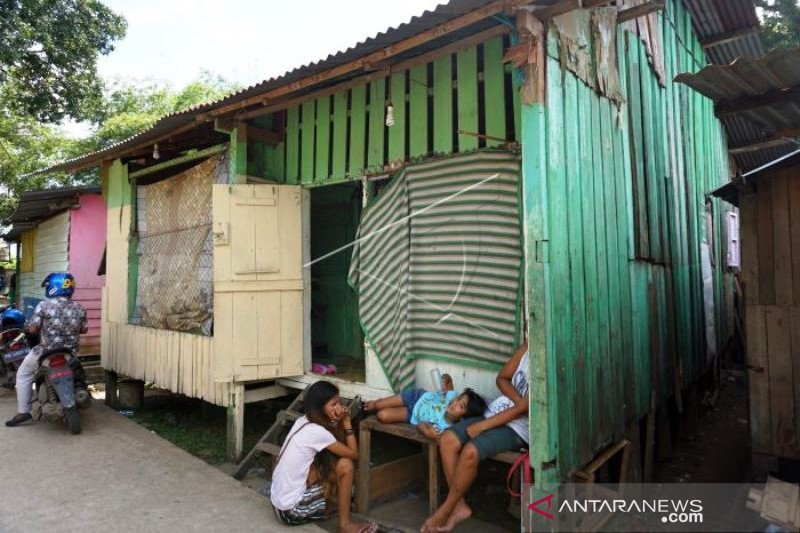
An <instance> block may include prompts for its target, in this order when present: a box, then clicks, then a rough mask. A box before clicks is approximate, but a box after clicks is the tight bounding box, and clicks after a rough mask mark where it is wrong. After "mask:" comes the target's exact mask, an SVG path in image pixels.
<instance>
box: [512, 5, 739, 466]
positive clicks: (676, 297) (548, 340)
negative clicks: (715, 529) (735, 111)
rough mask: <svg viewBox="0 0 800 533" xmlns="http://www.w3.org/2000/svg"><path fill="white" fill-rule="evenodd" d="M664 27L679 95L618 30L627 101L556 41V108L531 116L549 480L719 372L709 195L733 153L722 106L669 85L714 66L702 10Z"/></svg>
mask: <svg viewBox="0 0 800 533" xmlns="http://www.w3.org/2000/svg"><path fill="white" fill-rule="evenodd" d="M659 21H660V28H661V31H662V35H663V38H664V54H665V63H666V76H665V79H666V87H663V86H661V85H660V84H659V82H658V80H657V78H656V75H655V73H654V71H653V69H652V67H651V65H650V64H649V63H648V59H647V56H646V52H645V48H644V45H643V44H642V42H641V40H640V38H639V37H638V36H637V35H635V34H632V33H628V32H627V31H625V30H623V27H622V26H620V27H619V28H620V31H619V34H618V43H617V46H618V67H619V72H620V77H621V84H622V87H623V93H624V94H625V102H624V103H622V104H619V105H618V104H616V103H615V102H612V101H611V100H609V99H608V98H605V97H603V96H600V95H598V94H597V93H596V92H594V91H593V90H592V89H590V88H589V87H587V86H586V85H585V84H584V83H583V82H582V81H581V80H579V79H578V78H577V77H576V76H574V75H573V74H572V73H571V72H568V71H566V70H564V69H562V67H561V65H560V63H559V59H558V58H559V56H558V43H557V36H556V35H555V34H554V33H553V32H551V34H550V38H549V45H548V59H547V91H546V101H545V102H544V103H542V104H532V105H524V106H523V108H522V109H521V112H522V120H521V124H522V130H523V131H522V134H521V135H522V144H523V173H524V180H523V181H524V185H523V187H524V190H523V201H524V205H525V222H526V244H525V246H526V248H527V250H526V257H527V258H528V261H527V265H526V278H527V280H526V281H527V289H526V290H527V297H528V302H529V308H530V309H529V311H530V316H529V324H530V327H529V331H530V338H531V352H532V356H533V365H534V366H533V368H532V384H531V387H532V391H533V392H532V394H531V413H530V418H531V450H532V457H533V464H534V468H536V469H537V470H538V472H537V476H538V478H539V480H540V481H542V482H546V480H547V479H557V478H559V477H563V476H565V475H566V474H567V473H568V472H569V471H570V470H571V469H573V468H575V467H577V466H580V465H582V464H584V463H586V462H587V461H589V460H590V459H591V458H592V457H593V456H594V455H595V454H596V453H597V452H599V451H600V450H601V449H602V448H604V447H605V446H607V445H608V444H610V443H611V442H612V441H614V440H616V439H619V438H621V437H622V436H623V433H624V431H625V428H626V427H627V426H628V424H630V423H631V422H633V421H635V420H638V419H640V418H641V417H642V416H644V415H645V414H646V413H647V412H648V411H650V409H651V407H652V405H651V401H652V400H651V398H655V405H660V404H661V403H662V402H664V401H665V400H667V399H668V398H669V397H670V396H672V395H673V394H674V392H675V390H676V388H677V389H681V388H685V387H687V386H688V385H689V384H690V383H691V382H692V381H694V380H695V379H697V378H698V377H699V376H700V374H701V373H702V372H703V371H704V370H705V369H706V367H707V365H706V344H705V342H706V341H705V323H704V314H703V300H702V294H703V293H702V278H701V267H700V264H701V263H700V249H701V248H700V247H701V241H703V240H705V239H706V237H705V235H706V229H705V226H706V222H705V194H706V193H707V192H708V191H710V190H711V189H713V188H715V187H717V186H718V185H720V184H722V183H724V182H725V181H726V180H727V176H728V168H727V157H726V147H725V141H724V135H723V132H722V128H721V126H720V123H719V122H718V121H717V120H716V118H715V117H714V114H713V106H712V104H711V102H710V101H709V100H707V99H706V98H704V97H703V96H700V95H699V94H697V93H695V92H693V91H691V90H689V89H688V88H687V87H685V86H683V85H678V84H675V83H673V82H672V81H671V80H672V79H673V77H674V76H675V75H676V74H677V73H678V72H686V71H693V72H696V71H698V70H700V68H702V67H703V66H704V64H705V60H704V53H703V49H702V47H701V46H700V44H699V42H698V40H697V38H696V37H695V35H694V33H693V31H692V24H691V20H690V16H689V14H688V12H687V11H686V10H685V8H684V7H683V5H682V4H681V3H680V2H679V1H676V0H671V1H668V2H667V9H666V11H665V12H664V13H662V14H660V15H659ZM721 215H722V209H721V207H720V205H719V204H718V203H717V202H714V227H713V233H714V235H715V237H714V242H713V246H714V249H715V255H716V265H715V299H716V301H717V306H716V308H717V310H720V309H722V306H723V304H724V303H725V301H726V292H725V291H726V290H727V289H729V288H730V279H729V275H728V274H726V273H725V271H724V266H723V265H724V255H723V246H722V239H723V237H724V235H723V232H722V231H721V228H722V217H721ZM722 314H723V313H719V312H718V313H717V319H716V322H717V335H718V339H724V338H725V337H726V336H727V334H728V325H727V324H726V323H725V321H724V318H723V317H722V316H721V315H722ZM676 380H678V381H677V385H678V387H676ZM653 392H655V396H653Z"/></svg>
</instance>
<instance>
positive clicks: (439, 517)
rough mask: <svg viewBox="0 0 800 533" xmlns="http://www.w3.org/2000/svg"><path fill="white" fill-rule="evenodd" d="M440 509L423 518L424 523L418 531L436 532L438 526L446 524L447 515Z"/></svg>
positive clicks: (423, 532)
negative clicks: (425, 518)
mask: <svg viewBox="0 0 800 533" xmlns="http://www.w3.org/2000/svg"><path fill="white" fill-rule="evenodd" d="M441 510H442V509H441V507H440V508H439V510H438V511H436V512H435V513H433V514H432V515H431V516H429V517H428V519H427V520H425V523H424V524H422V527H421V528H419V530H420V533H437V532H438V531H439V528H440V527H444V526H445V525H446V524H447V517H446V516H444V514H443V513H442V512H441Z"/></svg>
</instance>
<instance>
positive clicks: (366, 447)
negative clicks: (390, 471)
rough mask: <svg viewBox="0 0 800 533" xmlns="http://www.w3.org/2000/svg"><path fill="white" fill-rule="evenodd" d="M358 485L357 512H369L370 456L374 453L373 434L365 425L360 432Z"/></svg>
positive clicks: (360, 428) (370, 487)
mask: <svg viewBox="0 0 800 533" xmlns="http://www.w3.org/2000/svg"><path fill="white" fill-rule="evenodd" d="M358 437H359V438H358V483H356V498H355V499H356V511H358V512H359V513H366V512H367V511H369V501H370V492H371V491H372V484H371V483H370V454H371V453H372V433H371V432H370V429H369V427H368V426H366V425H364V424H363V423H362V424H361V426H360V427H359V430H358Z"/></svg>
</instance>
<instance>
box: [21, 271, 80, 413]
mask: <svg viewBox="0 0 800 533" xmlns="http://www.w3.org/2000/svg"><path fill="white" fill-rule="evenodd" d="M42 287H44V294H45V296H46V297H47V299H45V300H42V301H41V302H39V305H37V306H36V309H35V310H34V311H33V316H32V317H31V320H30V323H29V325H28V329H27V331H28V333H30V334H33V335H35V334H39V335H40V337H41V340H40V342H39V344H38V345H37V346H35V347H34V348H32V349H31V351H30V353H29V354H28V355H27V356H26V357H25V359H24V361H23V362H22V365H20V367H19V371H18V372H17V411H18V412H17V414H16V415H14V417H13V418H12V419H11V420H9V421H8V422H6V426H8V427H14V426H18V425H20V424H23V423H25V422H28V421H29V420H31V413H30V409H31V395H32V392H33V387H32V386H33V382H34V380H35V378H36V371H37V370H38V368H39V357H41V356H42V354H43V353H44V352H46V351H48V350H52V349H56V348H62V349H66V350H71V351H72V352H73V353H77V350H78V344H79V340H80V334H81V333H86V332H87V331H88V326H87V323H86V310H85V309H84V308H83V306H82V305H81V304H79V303H78V302H73V301H72V294H73V293H74V292H75V278H74V277H73V276H72V274H70V273H69V272H53V273H51V274H48V275H47V277H46V278H44V281H42Z"/></svg>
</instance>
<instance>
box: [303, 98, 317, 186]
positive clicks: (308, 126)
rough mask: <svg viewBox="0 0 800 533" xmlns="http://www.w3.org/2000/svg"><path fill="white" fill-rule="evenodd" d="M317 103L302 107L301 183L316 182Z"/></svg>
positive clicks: (308, 103)
mask: <svg viewBox="0 0 800 533" xmlns="http://www.w3.org/2000/svg"><path fill="white" fill-rule="evenodd" d="M315 114H316V102H306V103H305V104H303V105H302V120H303V121H302V123H301V124H300V138H301V141H300V147H301V148H300V183H313V181H314V129H315V124H314V122H315V120H316V117H315Z"/></svg>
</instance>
